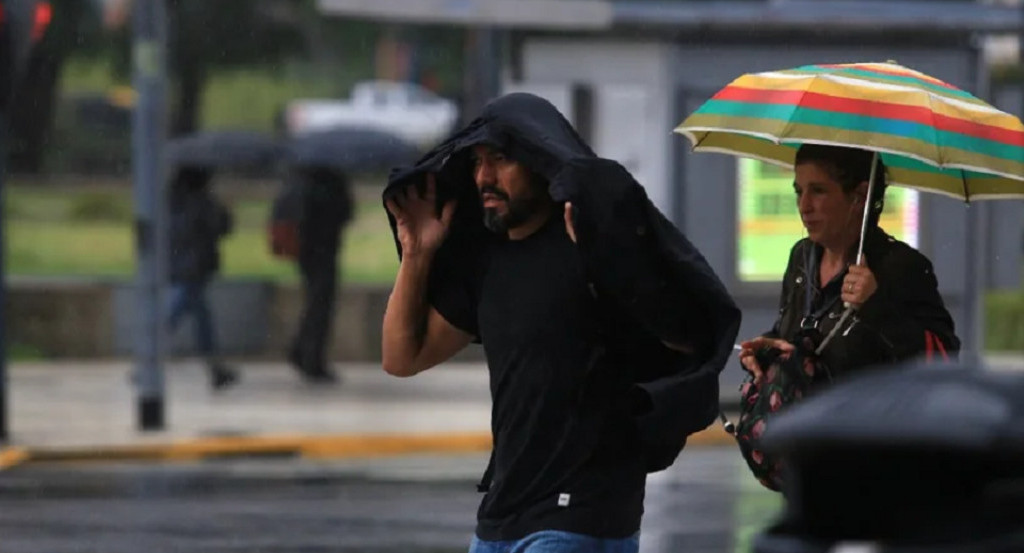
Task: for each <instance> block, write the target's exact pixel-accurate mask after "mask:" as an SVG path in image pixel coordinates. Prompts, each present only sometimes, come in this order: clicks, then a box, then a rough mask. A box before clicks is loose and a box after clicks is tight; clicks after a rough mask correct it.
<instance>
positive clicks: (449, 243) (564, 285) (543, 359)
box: [382, 93, 740, 553]
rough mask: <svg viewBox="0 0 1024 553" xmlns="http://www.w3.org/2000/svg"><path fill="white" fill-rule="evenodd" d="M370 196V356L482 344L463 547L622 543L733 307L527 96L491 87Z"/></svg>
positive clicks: (696, 408)
mask: <svg viewBox="0 0 1024 553" xmlns="http://www.w3.org/2000/svg"><path fill="white" fill-rule="evenodd" d="M384 203H385V206H386V207H387V210H388V214H389V220H390V222H391V225H392V229H393V231H394V233H395V239H396V245H397V247H398V250H399V256H400V258H401V264H400V266H399V270H398V276H397V277H396V281H395V286H394V289H393V291H392V294H391V297H390V299H389V301H388V306H387V310H386V313H385V316H384V328H383V344H382V345H383V365H384V370H385V371H387V372H388V373H390V374H393V375H396V376H412V375H415V374H417V373H419V372H422V371H424V370H426V369H429V368H431V367H433V366H435V365H438V364H440V363H442V362H444V361H446V360H448V359H449V358H451V357H452V356H453V355H454V354H456V353H457V352H458V351H460V350H462V349H463V348H465V347H466V346H467V345H469V344H470V343H472V342H477V343H481V344H483V348H484V353H485V355H486V358H487V365H488V370H489V373H490V388H491V396H492V400H493V408H492V414H491V429H492V433H493V438H494V448H493V452H492V455H491V461H490V463H489V464H488V467H487V470H486V471H485V473H484V477H483V481H482V482H481V484H480V490H481V491H484V492H486V495H485V496H484V498H483V500H482V502H481V504H480V508H479V511H478V514H477V527H476V533H475V536H474V538H473V540H472V545H471V546H470V551H471V552H474V553H489V552H506V551H515V552H529V553H540V552H549V551H558V552H581V553H582V552H591V551H602V552H620V551H621V552H635V551H637V550H638V548H639V530H640V519H641V514H642V513H643V498H644V487H645V483H646V475H647V473H648V472H653V471H657V470H661V469H664V468H665V467H667V466H669V465H670V464H671V463H672V462H673V461H674V460H675V458H676V456H677V455H678V454H679V452H680V450H681V449H682V447H683V445H684V444H685V441H686V437H687V436H688V435H689V434H692V433H693V432H696V431H699V430H701V429H703V428H706V427H707V426H708V425H709V424H711V423H712V422H713V420H714V418H715V416H716V414H717V411H718V374H719V372H720V371H721V370H722V367H723V366H724V365H725V363H726V362H727V361H728V360H729V358H730V355H731V352H732V344H733V343H734V340H735V338H736V334H737V331H738V328H739V321H740V313H739V310H738V309H737V308H736V305H735V304H734V303H733V301H732V299H731V298H730V297H729V294H728V292H727V291H726V289H725V287H724V286H723V285H722V283H721V281H720V280H719V279H718V278H717V276H716V275H715V274H714V272H713V271H712V270H711V268H710V267H709V266H708V264H707V262H706V261H705V260H704V258H703V257H702V256H701V254H700V253H699V252H698V251H697V249H696V248H695V247H694V246H693V245H691V244H690V243H689V242H688V241H687V240H686V238H685V237H684V236H683V235H682V234H681V233H680V232H679V231H678V230H677V229H676V228H675V227H674V226H673V225H672V224H671V223H670V222H669V221H668V220H666V219H665V217H663V216H662V215H661V213H660V212H659V211H658V210H657V209H656V208H655V207H654V205H653V204H652V203H651V202H650V200H648V198H647V196H646V194H645V193H644V190H643V188H642V187H641V186H640V185H639V184H638V183H637V182H636V181H635V180H633V178H632V176H631V175H630V174H629V173H628V172H627V171H626V170H625V169H624V168H622V166H620V165H619V164H617V163H615V162H613V161H610V160H606V159H601V158H598V157H597V156H596V155H595V154H594V153H593V151H591V149H590V147H589V146H587V144H586V143H584V142H583V140H582V139H581V138H580V137H579V135H578V134H577V133H576V132H575V130H574V129H573V128H572V126H571V125H570V124H569V122H568V121H566V119H565V118H564V117H563V116H562V115H561V114H560V113H559V112H558V110H557V109H555V107H554V106H552V105H551V104H550V103H548V102H547V101H546V100H544V99H542V98H539V97H537V96H533V95H530V94H523V93H516V94H509V95H506V96H502V97H500V98H498V99H496V100H494V101H492V102H491V103H489V104H488V105H487V106H486V107H485V108H484V110H483V113H482V114H481V115H480V116H479V117H478V118H477V119H475V120H474V121H472V122H471V123H470V124H469V125H468V126H467V127H466V128H464V129H462V130H460V131H458V132H456V133H455V134H454V135H453V136H451V137H450V138H449V139H448V140H447V141H445V142H444V143H442V144H441V145H439V146H438V147H436V148H435V149H434V150H432V151H431V152H429V153H427V154H426V155H425V156H424V157H423V158H421V159H420V161H419V162H417V164H416V165H414V166H412V167H403V168H399V169H396V170H394V171H393V172H392V174H391V177H390V179H389V183H388V186H387V188H386V189H385V192H384Z"/></svg>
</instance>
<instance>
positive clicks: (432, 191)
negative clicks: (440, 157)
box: [384, 173, 455, 256]
mask: <svg viewBox="0 0 1024 553" xmlns="http://www.w3.org/2000/svg"><path fill="white" fill-rule="evenodd" d="M420 188H421V187H420V186H418V185H416V184H410V185H409V186H406V187H405V189H404V190H402V191H400V192H399V193H398V194H396V195H395V196H393V197H391V198H388V199H387V200H385V202H384V205H385V206H386V207H387V209H388V211H389V212H391V215H393V216H394V217H395V222H396V223H397V227H398V241H399V243H400V244H401V245H402V255H403V256H415V255H420V254H432V253H434V252H435V251H437V249H438V248H440V247H441V244H442V243H444V239H445V237H446V236H447V235H448V228H449V226H450V225H451V222H452V215H453V214H454V213H455V200H450V201H448V202H446V203H445V204H444V207H442V208H441V216H440V217H438V215H437V208H436V206H437V182H436V179H435V177H434V175H433V174H432V173H428V174H427V178H426V184H425V186H423V187H422V190H421V189H420Z"/></svg>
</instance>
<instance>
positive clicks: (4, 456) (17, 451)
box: [0, 447, 29, 471]
mask: <svg viewBox="0 0 1024 553" xmlns="http://www.w3.org/2000/svg"><path fill="white" fill-rule="evenodd" d="M28 459H29V453H28V451H26V450H25V449H23V448H20V447H5V448H2V449H0V471H3V470H5V469H9V468H11V467H15V466H18V465H20V464H22V463H24V462H25V461H28Z"/></svg>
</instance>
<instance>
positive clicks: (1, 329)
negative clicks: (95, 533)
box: [0, 83, 8, 444]
mask: <svg viewBox="0 0 1024 553" xmlns="http://www.w3.org/2000/svg"><path fill="white" fill-rule="evenodd" d="M3 86H7V84H6V83H5V84H4V85H3ZM6 176H7V114H6V113H4V110H3V109H0V444H2V443H5V442H7V437H8V434H7V328H6V325H4V319H5V317H6V316H7V312H6V309H4V305H5V304H6V302H7V282H6V278H5V273H6V271H5V268H4V261H5V260H4V256H3V254H4V250H6V249H7V248H6V247H4V246H5V240H6V236H5V233H4V227H5V226H6V225H7V218H6V217H4V216H3V213H4V201H3V200H4V193H5V191H4V179H5V177H6Z"/></svg>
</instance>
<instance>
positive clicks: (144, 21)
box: [132, 0, 167, 430]
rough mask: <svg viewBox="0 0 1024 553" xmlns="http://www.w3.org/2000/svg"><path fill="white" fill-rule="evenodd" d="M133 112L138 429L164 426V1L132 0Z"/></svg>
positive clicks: (165, 31) (165, 62)
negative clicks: (162, 303)
mask: <svg viewBox="0 0 1024 553" xmlns="http://www.w3.org/2000/svg"><path fill="white" fill-rule="evenodd" d="M134 10H135V11H134V43H133V51H132V62H133V72H134V77H133V80H134V85H135V90H136V92H137V93H138V101H137V104H136V107H135V111H134V112H133V114H132V176H133V191H134V196H135V240H136V242H135V247H136V255H137V258H136V261H137V267H138V268H137V273H136V282H135V283H136V286H135V297H136V302H135V305H136V313H135V314H136V325H135V332H136V333H137V334H136V336H135V341H134V344H135V373H134V376H135V378H134V380H135V385H136V390H137V394H138V395H137V409H138V410H137V413H136V415H137V417H138V419H137V421H138V427H139V429H140V430H162V429H163V428H164V375H163V336H162V328H163V326H162V322H163V316H162V315H163V309H162V306H161V297H160V290H161V288H162V286H161V284H162V282H163V276H164V260H165V259H166V246H165V243H166V232H164V228H163V227H164V224H163V223H164V219H165V217H164V216H163V213H162V211H163V207H164V194H163V189H164V186H163V183H164V181H165V173H164V159H163V152H164V148H163V145H164V135H165V132H166V126H167V102H166V94H167V54H166V51H167V12H166V5H165V3H164V0H135V5H134Z"/></svg>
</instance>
